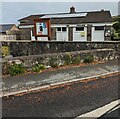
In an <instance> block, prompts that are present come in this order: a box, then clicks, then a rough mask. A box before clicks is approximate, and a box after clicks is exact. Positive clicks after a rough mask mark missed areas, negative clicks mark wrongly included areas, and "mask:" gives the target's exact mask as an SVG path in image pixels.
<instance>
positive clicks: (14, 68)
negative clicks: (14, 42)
mask: <svg viewBox="0 0 120 119" xmlns="http://www.w3.org/2000/svg"><path fill="white" fill-rule="evenodd" d="M24 72H25V68H24V66H23V65H22V64H16V63H13V64H12V65H10V66H9V74H10V76H16V75H19V74H22V73H24Z"/></svg>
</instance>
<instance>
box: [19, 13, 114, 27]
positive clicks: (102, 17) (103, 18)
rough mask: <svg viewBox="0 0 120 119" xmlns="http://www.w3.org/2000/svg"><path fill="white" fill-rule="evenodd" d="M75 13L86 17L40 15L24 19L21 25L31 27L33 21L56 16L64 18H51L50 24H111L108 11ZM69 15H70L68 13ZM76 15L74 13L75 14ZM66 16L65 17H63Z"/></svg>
mask: <svg viewBox="0 0 120 119" xmlns="http://www.w3.org/2000/svg"><path fill="white" fill-rule="evenodd" d="M77 13H79V14H80V13H86V16H75V17H68V13H58V14H41V15H31V16H28V17H25V18H23V19H20V20H19V21H22V20H28V21H26V23H24V24H20V26H22V25H33V24H34V19H39V18H41V17H44V16H45V15H46V16H50V15H51V16H52V15H54V16H56V15H58V16H59V15H62V14H63V16H64V17H61V18H58V17H56V18H55V17H54V18H52V17H51V24H81V23H105V22H112V17H111V14H110V11H92V12H77ZM69 14H70V13H69ZM75 14H76V13H75ZM65 15H67V17H65Z"/></svg>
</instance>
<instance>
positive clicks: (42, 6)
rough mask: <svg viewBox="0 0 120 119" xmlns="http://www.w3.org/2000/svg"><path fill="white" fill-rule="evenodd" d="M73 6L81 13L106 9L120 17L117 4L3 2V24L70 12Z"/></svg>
mask: <svg viewBox="0 0 120 119" xmlns="http://www.w3.org/2000/svg"><path fill="white" fill-rule="evenodd" d="M71 6H75V7H76V11H79V12H80V11H83V12H84V11H91V10H101V9H105V10H110V11H111V14H112V15H118V3H117V2H3V3H2V23H15V24H18V19H21V18H23V17H25V16H28V15H31V14H41V13H60V12H69V8H70V7H71Z"/></svg>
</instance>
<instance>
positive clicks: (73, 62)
mask: <svg viewBox="0 0 120 119" xmlns="http://www.w3.org/2000/svg"><path fill="white" fill-rule="evenodd" d="M80 62H81V59H80V56H79V55H78V56H75V57H73V58H72V64H80Z"/></svg>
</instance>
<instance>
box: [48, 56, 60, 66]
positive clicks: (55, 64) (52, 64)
mask: <svg viewBox="0 0 120 119" xmlns="http://www.w3.org/2000/svg"><path fill="white" fill-rule="evenodd" d="M49 64H50V66H51V67H58V66H59V64H58V62H57V58H56V57H51V58H50V60H49Z"/></svg>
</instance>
